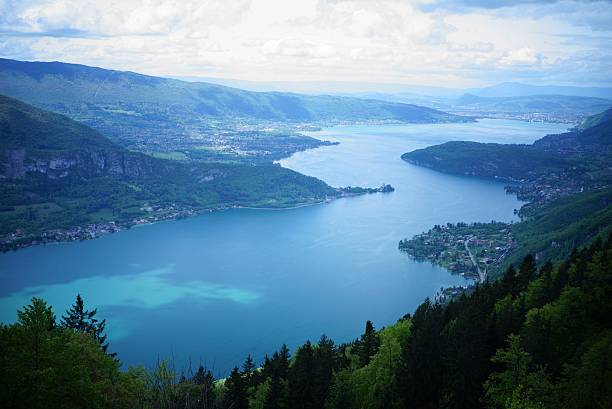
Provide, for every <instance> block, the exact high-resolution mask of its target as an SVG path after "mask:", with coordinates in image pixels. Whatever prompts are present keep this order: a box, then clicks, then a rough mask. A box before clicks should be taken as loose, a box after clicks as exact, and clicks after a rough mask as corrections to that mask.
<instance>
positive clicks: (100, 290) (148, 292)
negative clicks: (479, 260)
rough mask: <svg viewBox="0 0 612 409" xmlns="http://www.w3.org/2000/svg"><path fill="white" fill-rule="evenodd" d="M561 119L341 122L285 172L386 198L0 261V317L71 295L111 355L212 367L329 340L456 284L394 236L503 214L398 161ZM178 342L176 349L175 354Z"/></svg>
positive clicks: (482, 186)
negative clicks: (34, 300) (375, 190)
mask: <svg viewBox="0 0 612 409" xmlns="http://www.w3.org/2000/svg"><path fill="white" fill-rule="evenodd" d="M566 128H567V126H566V125H561V124H546V123H527V122H518V121H505V120H482V121H480V122H478V123H470V124H442V125H435V124H432V125H401V126H400V125H394V126H347V127H336V128H332V129H327V130H324V131H322V132H316V133H312V135H313V136H315V137H318V138H321V139H328V140H336V141H339V142H340V145H336V146H329V147H323V148H320V149H315V150H309V151H306V152H301V153H298V154H296V155H294V156H292V157H291V158H288V159H285V160H283V161H281V164H282V165H283V166H285V167H289V168H291V169H294V170H296V171H299V172H302V173H305V174H308V175H312V176H316V177H318V178H321V179H323V180H324V181H326V182H327V183H329V184H331V185H333V186H347V185H353V186H379V185H380V184H382V183H390V184H391V185H393V186H394V187H395V188H396V191H395V192H393V193H390V194H374V195H365V196H360V197H353V198H346V199H340V200H336V201H333V202H331V203H328V204H324V205H318V206H309V207H302V208H298V209H292V210H283V211H265V210H249V209H236V210H229V211H223V212H217V213H210V214H205V215H201V216H198V217H194V218H191V219H186V220H179V221H171V222H163V223H158V224H155V225H149V226H143V227H139V228H134V229H132V230H130V231H124V232H120V233H118V234H114V235H110V236H106V237H103V238H101V239H97V240H92V241H86V242H79V243H69V244H58V245H48V246H38V247H32V248H28V249H24V250H20V251H17V252H14V253H6V254H2V255H0V282H2V287H1V288H0V321H2V322H12V321H14V319H15V311H16V309H17V308H21V307H22V306H23V305H25V304H27V303H28V301H29V299H30V298H31V297H33V296H42V297H44V298H45V299H46V300H48V301H49V302H50V303H51V304H52V305H53V306H54V308H55V312H56V315H57V316H58V318H59V316H60V315H61V314H62V312H63V311H64V310H65V309H66V308H67V307H68V306H69V305H70V304H71V303H72V302H73V300H74V298H75V295H76V293H77V292H80V293H81V294H82V295H83V298H84V300H85V303H86V306H87V307H89V308H98V315H99V316H100V317H104V318H107V320H108V327H107V328H108V333H109V340H110V342H111V346H110V349H111V350H112V351H115V352H117V353H118V354H119V357H120V358H121V360H122V361H123V362H124V364H127V365H132V364H140V363H143V364H145V365H152V364H153V363H154V362H155V361H156V360H157V359H158V357H172V356H173V357H174V361H175V364H176V366H177V368H179V369H180V368H182V367H184V366H185V365H186V363H187V362H188V359H189V358H191V362H192V363H193V365H194V366H197V365H198V364H199V363H200V362H202V363H205V364H206V365H207V366H208V367H209V368H212V369H213V370H214V371H215V374H216V375H218V374H225V373H227V370H229V369H230V368H231V367H232V366H233V365H236V364H239V363H240V362H242V361H243V360H244V358H245V357H246V355H247V354H249V353H250V354H252V355H253V356H254V357H255V358H256V360H257V361H259V360H260V359H261V358H262V357H263V355H264V354H266V353H268V354H271V353H272V352H273V351H274V350H275V349H277V348H278V347H279V346H280V345H281V344H282V343H287V344H288V345H289V346H290V347H293V346H295V345H297V344H300V343H302V342H304V341H305V340H306V339H311V340H312V341H316V340H317V339H318V338H319V336H320V335H321V334H322V333H325V334H327V335H328V336H330V337H332V338H333V339H334V340H336V341H337V342H340V341H348V340H350V339H352V338H355V337H356V336H358V335H359V334H360V333H361V332H362V330H363V326H364V323H365V321H366V320H368V319H370V320H372V321H373V322H374V324H375V325H376V326H377V327H380V326H382V325H388V324H391V323H393V322H395V320H397V319H398V318H400V317H401V316H402V315H404V314H405V313H407V312H412V311H413V310H414V308H415V307H416V306H417V305H418V304H419V303H421V302H422V301H423V300H424V298H425V297H427V296H431V295H433V294H434V293H435V291H436V290H437V289H439V288H440V287H441V286H447V285H453V284H465V280H463V279H462V278H461V277H457V276H451V275H450V274H449V273H448V272H446V271H444V270H442V269H440V268H436V267H433V266H431V265H430V264H428V263H416V262H413V261H411V260H410V259H409V258H408V257H406V256H404V255H403V254H401V253H400V252H399V251H398V250H397V243H398V241H399V240H400V239H402V238H404V237H410V236H412V235H414V234H417V233H420V232H422V231H424V230H427V229H429V228H430V227H431V226H432V225H434V224H442V223H447V222H457V221H466V222H472V221H490V220H499V221H511V220H516V218H515V216H514V214H513V210H514V209H517V208H519V207H520V205H521V204H520V202H518V201H517V200H516V198H515V197H514V196H511V195H507V194H506V193H505V192H504V189H503V184H500V183H496V182H492V181H486V180H479V179H474V178H465V177H456V176H450V175H445V174H441V173H437V172H434V171H431V170H428V169H423V168H419V167H416V166H413V165H410V164H408V163H405V162H403V161H402V160H401V159H400V155H401V154H402V153H404V152H408V151H411V150H414V149H418V148H422V147H425V146H429V145H434V144H437V143H442V142H445V141H449V140H475V141H482V142H502V143H531V142H533V141H534V140H535V139H538V138H540V137H542V136H544V135H546V134H548V133H558V132H561V131H563V130H565V129H566ZM179 351H180V352H179Z"/></svg>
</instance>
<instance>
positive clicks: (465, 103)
mask: <svg viewBox="0 0 612 409" xmlns="http://www.w3.org/2000/svg"><path fill="white" fill-rule="evenodd" d="M610 107H612V99H603V98H594V97H583V96H566V95H530V96H517V97H481V96H477V95H474V94H465V95H463V96H462V97H461V98H459V99H457V100H456V101H454V102H453V109H455V110H457V109H460V110H463V111H468V112H475V113H476V112H478V113H487V112H493V113H498V114H500V113H506V114H517V115H520V114H532V115H533V114H550V115H557V116H562V115H563V116H579V115H583V116H588V115H593V114H596V113H598V112H601V111H604V110H606V109H608V108H610Z"/></svg>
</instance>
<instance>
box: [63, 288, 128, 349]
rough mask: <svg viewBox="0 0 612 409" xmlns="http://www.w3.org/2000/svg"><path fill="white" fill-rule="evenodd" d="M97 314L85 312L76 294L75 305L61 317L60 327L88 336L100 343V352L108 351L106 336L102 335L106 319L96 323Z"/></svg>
mask: <svg viewBox="0 0 612 409" xmlns="http://www.w3.org/2000/svg"><path fill="white" fill-rule="evenodd" d="M97 312H98V310H97V309H94V310H91V311H88V310H86V309H85V304H84V302H83V298H82V297H81V294H77V296H76V301H75V303H74V304H73V305H72V307H70V309H69V310H67V311H66V315H64V316H62V327H64V328H70V329H72V330H74V331H76V332H82V333H85V334H90V335H91V336H93V337H94V338H95V339H96V340H97V341H98V342H99V343H100V347H101V348H102V350H103V351H104V352H106V350H107V349H108V343H106V338H107V336H106V334H105V333H104V330H105V328H106V319H103V320H102V321H98V319H97V318H96V314H97ZM109 355H110V356H115V355H116V354H115V353H112V354H109Z"/></svg>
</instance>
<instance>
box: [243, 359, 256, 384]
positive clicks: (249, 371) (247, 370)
mask: <svg viewBox="0 0 612 409" xmlns="http://www.w3.org/2000/svg"><path fill="white" fill-rule="evenodd" d="M254 374H255V362H254V361H253V358H251V355H250V354H249V356H247V358H246V359H245V361H244V364H242V375H243V377H244V383H245V388H246V389H248V388H250V387H251V386H254V380H255V379H254V376H253V375H254Z"/></svg>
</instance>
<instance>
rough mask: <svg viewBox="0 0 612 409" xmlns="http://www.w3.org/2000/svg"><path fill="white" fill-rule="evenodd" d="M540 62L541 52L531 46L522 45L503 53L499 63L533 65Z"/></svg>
mask: <svg viewBox="0 0 612 409" xmlns="http://www.w3.org/2000/svg"><path fill="white" fill-rule="evenodd" d="M541 62H542V54H540V53H538V52H536V51H535V50H534V49H533V48H530V47H522V48H519V49H518V50H510V51H508V52H506V53H505V54H504V56H503V57H502V59H501V61H500V63H501V64H502V65H506V66H515V65H520V66H531V67H533V66H535V65H538V64H540V63H541Z"/></svg>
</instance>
